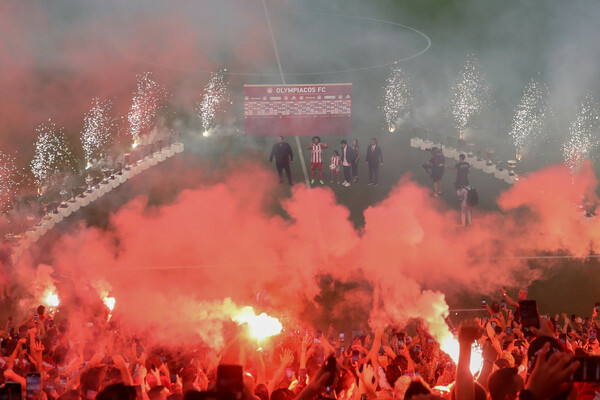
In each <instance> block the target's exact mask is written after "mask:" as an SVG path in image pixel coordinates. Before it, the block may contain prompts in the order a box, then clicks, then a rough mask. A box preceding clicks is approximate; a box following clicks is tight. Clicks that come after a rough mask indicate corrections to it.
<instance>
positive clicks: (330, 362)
mask: <svg viewBox="0 0 600 400" xmlns="http://www.w3.org/2000/svg"><path fill="white" fill-rule="evenodd" d="M325 372H329V379H327V381H326V382H325V391H326V392H327V393H330V392H331V390H332V389H335V388H334V387H332V386H333V383H334V382H335V381H336V379H335V378H336V375H337V360H336V359H335V357H334V356H333V355H330V356H329V357H327V361H325Z"/></svg>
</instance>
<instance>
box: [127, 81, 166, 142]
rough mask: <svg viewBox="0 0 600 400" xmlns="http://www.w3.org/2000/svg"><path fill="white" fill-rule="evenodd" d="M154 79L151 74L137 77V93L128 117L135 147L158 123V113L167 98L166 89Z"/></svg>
mask: <svg viewBox="0 0 600 400" xmlns="http://www.w3.org/2000/svg"><path fill="white" fill-rule="evenodd" d="M152 77H153V76H152V73H151V72H146V73H145V74H143V75H138V76H137V78H138V80H137V91H136V92H135V93H134V95H133V101H132V103H131V108H130V109H129V114H128V115H127V120H128V121H129V127H130V134H131V139H132V140H133V145H134V146H136V145H138V144H139V142H140V135H142V134H143V133H144V132H145V131H147V130H149V129H151V128H152V126H153V125H154V123H155V122H156V113H157V111H158V109H159V107H160V105H161V103H162V101H164V100H165V98H166V89H165V88H164V86H161V85H159V84H158V83H157V82H156V81H155V80H154V79H152Z"/></svg>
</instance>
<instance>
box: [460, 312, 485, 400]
mask: <svg viewBox="0 0 600 400" xmlns="http://www.w3.org/2000/svg"><path fill="white" fill-rule="evenodd" d="M480 337H481V328H480V327H479V324H478V323H477V322H475V321H473V320H467V321H464V322H463V323H461V324H460V328H458V342H459V346H460V353H459V356H458V365H457V366H456V398H457V399H460V400H475V387H474V385H473V375H471V371H470V370H469V365H470V364H471V346H472V344H473V342H474V341H476V340H477V339H479V338H480Z"/></svg>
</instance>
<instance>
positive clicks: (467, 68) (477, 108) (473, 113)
mask: <svg viewBox="0 0 600 400" xmlns="http://www.w3.org/2000/svg"><path fill="white" fill-rule="evenodd" d="M452 90H453V94H452V100H451V106H450V111H451V115H452V120H453V123H454V127H455V128H456V129H457V130H458V131H459V132H460V138H461V139H465V137H463V136H464V135H465V134H464V130H465V129H467V128H469V127H470V126H472V123H473V119H474V118H475V117H477V115H478V114H479V113H480V112H481V110H482V109H483V107H484V106H485V104H486V101H487V100H488V98H489V90H490V89H489V86H488V84H487V82H486V77H485V74H484V73H483V71H482V67H481V64H480V62H479V60H478V59H477V58H476V57H475V56H473V55H470V56H469V57H468V58H467V62H466V63H465V65H464V67H463V69H462V71H461V73H460V76H459V78H458V80H457V83H456V86H454V87H453V88H452Z"/></svg>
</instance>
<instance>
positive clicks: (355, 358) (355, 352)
mask: <svg viewBox="0 0 600 400" xmlns="http://www.w3.org/2000/svg"><path fill="white" fill-rule="evenodd" d="M359 358H360V353H359V352H358V350H352V362H353V363H357V362H358V359H359Z"/></svg>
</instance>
